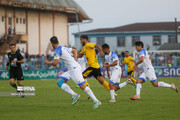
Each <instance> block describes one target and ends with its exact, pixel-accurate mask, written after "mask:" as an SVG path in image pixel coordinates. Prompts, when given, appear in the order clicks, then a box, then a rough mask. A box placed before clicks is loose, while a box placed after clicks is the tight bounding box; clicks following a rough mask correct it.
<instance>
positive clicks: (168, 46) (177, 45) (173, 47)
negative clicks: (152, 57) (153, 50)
mask: <svg viewBox="0 0 180 120" xmlns="http://www.w3.org/2000/svg"><path fill="white" fill-rule="evenodd" d="M158 50H180V43H164V44H163V45H162V46H161V47H160V48H159V49H158Z"/></svg>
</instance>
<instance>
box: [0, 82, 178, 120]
mask: <svg viewBox="0 0 180 120" xmlns="http://www.w3.org/2000/svg"><path fill="white" fill-rule="evenodd" d="M125 80H126V79H121V82H123V81H125ZM158 80H159V81H164V82H167V83H175V84H176V86H177V87H179V88H180V78H159V79H158ZM88 82H89V84H90V85H91V89H92V90H93V92H94V94H95V95H96V97H97V98H98V99H99V100H101V102H102V106H100V108H98V109H95V110H94V109H93V101H92V100H87V95H86V94H85V93H84V92H83V91H82V90H81V89H80V88H76V85H75V83H74V82H72V81H69V82H68V84H69V85H70V87H71V88H72V89H73V90H74V91H75V92H77V93H79V94H80V95H81V98H80V101H79V102H78V103H77V104H76V105H75V106H71V103H72V99H71V96H70V95H69V94H67V93H65V92H64V91H62V90H61V89H60V88H59V87H58V86H57V85H56V80H24V82H23V85H25V86H35V88H36V96H34V97H26V98H21V97H17V96H16V97H13V96H10V97H0V120H19V119H21V120H108V119H113V120H152V119H155V120H179V119H180V94H179V93H176V92H175V91H173V90H171V89H170V88H155V87H153V86H152V85H151V83H150V82H149V81H147V82H146V83H144V84H143V85H142V87H143V88H142V91H141V100H139V101H132V100H130V99H129V98H130V97H132V96H134V95H135V90H136V89H135V88H133V87H132V86H131V85H128V86H125V87H124V88H122V89H121V90H119V91H118V92H116V93H117V94H118V97H117V98H116V103H115V104H114V103H108V100H109V99H110V94H109V93H108V92H107V91H106V90H105V88H104V87H103V86H101V85H100V84H99V83H98V82H97V81H96V80H94V79H92V80H88ZM0 92H15V90H14V89H13V88H12V87H10V85H9V81H0Z"/></svg>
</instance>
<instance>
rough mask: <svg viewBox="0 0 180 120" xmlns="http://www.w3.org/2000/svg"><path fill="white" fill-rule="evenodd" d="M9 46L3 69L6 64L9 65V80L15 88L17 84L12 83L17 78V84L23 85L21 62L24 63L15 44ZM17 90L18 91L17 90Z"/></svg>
mask: <svg viewBox="0 0 180 120" xmlns="http://www.w3.org/2000/svg"><path fill="white" fill-rule="evenodd" d="M9 48H10V50H11V52H9V53H8V54H7V55H8V58H9V61H8V63H7V65H6V68H5V69H6V70H7V69H8V66H10V70H9V74H10V77H9V82H10V85H11V86H12V87H13V88H15V89H16V90H17V85H16V83H14V82H15V80H16V79H17V83H18V86H23V85H22V81H23V80H24V76H23V71H22V68H21V64H22V63H24V58H23V56H22V55H21V53H20V52H18V51H16V44H10V45H9ZM17 92H18V93H19V91H17ZM21 97H22V98H23V97H24V95H22V96H21Z"/></svg>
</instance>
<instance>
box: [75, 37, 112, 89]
mask: <svg viewBox="0 0 180 120" xmlns="http://www.w3.org/2000/svg"><path fill="white" fill-rule="evenodd" d="M80 39H81V44H82V45H83V46H84V47H83V48H82V51H81V52H80V53H79V54H78V58H79V57H80V58H81V57H83V56H84V55H85V57H86V59H87V63H88V66H89V67H88V68H87V69H86V70H85V71H84V72H83V77H84V79H86V78H87V77H91V76H94V77H95V78H96V79H97V80H98V81H99V82H100V83H101V84H102V85H103V86H104V87H105V88H106V89H107V90H108V91H110V88H109V84H108V82H106V81H105V80H104V78H103V77H102V74H101V70H100V65H99V63H98V59H97V58H96V52H95V48H97V49H98V50H99V53H100V55H101V56H103V55H104V53H103V51H102V49H101V47H100V46H99V45H98V44H93V43H89V42H88V36H87V35H82V36H81V37H80Z"/></svg>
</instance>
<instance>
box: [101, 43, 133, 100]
mask: <svg viewBox="0 0 180 120" xmlns="http://www.w3.org/2000/svg"><path fill="white" fill-rule="evenodd" d="M102 50H103V52H104V53H105V64H103V67H106V68H107V74H108V77H109V78H110V81H109V87H110V95H111V100H110V101H109V102H111V103H114V102H116V100H115V91H117V90H119V89H120V88H123V87H124V86H126V85H127V84H129V83H131V84H133V83H132V81H131V80H127V81H125V82H123V83H121V84H120V79H121V72H122V71H121V67H120V66H119V59H118V56H117V55H116V53H115V52H113V51H111V50H110V48H109V45H108V44H106V43H105V44H103V45H102ZM109 68H110V71H111V75H110V74H109Z"/></svg>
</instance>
